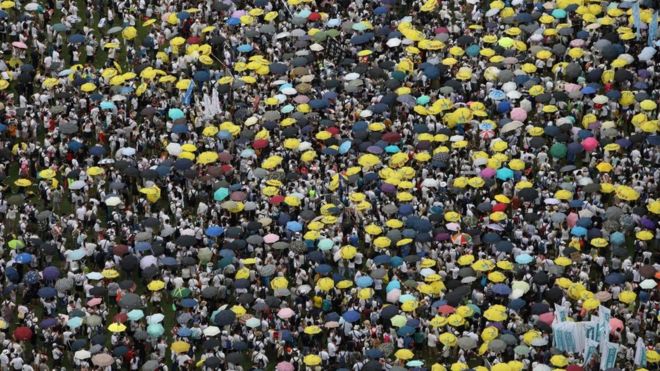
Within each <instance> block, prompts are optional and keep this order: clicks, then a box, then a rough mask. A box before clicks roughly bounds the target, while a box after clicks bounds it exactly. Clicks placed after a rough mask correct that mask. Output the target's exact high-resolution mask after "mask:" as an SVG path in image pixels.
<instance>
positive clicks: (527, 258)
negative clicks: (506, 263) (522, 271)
mask: <svg viewBox="0 0 660 371" xmlns="http://www.w3.org/2000/svg"><path fill="white" fill-rule="evenodd" d="M532 261H534V258H533V257H532V256H531V255H529V254H520V255H518V256H516V263H518V264H529V263H531V262H532Z"/></svg>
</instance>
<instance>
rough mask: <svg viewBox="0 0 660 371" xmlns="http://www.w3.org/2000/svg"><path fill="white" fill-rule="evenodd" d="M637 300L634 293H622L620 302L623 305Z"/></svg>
mask: <svg viewBox="0 0 660 371" xmlns="http://www.w3.org/2000/svg"><path fill="white" fill-rule="evenodd" d="M635 299H637V294H635V293H634V292H632V291H622V292H621V293H619V301H620V302H622V303H626V304H630V303H632V302H634V301H635Z"/></svg>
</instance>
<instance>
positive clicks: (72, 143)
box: [67, 140, 83, 152]
mask: <svg viewBox="0 0 660 371" xmlns="http://www.w3.org/2000/svg"><path fill="white" fill-rule="evenodd" d="M82 146H83V144H82V143H80V142H78V141H76V140H72V141H70V142H69V143H68V144H67V147H69V149H70V150H71V151H73V152H78V150H80V148H82Z"/></svg>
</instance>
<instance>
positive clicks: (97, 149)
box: [89, 145, 105, 156]
mask: <svg viewBox="0 0 660 371" xmlns="http://www.w3.org/2000/svg"><path fill="white" fill-rule="evenodd" d="M89 154H90V155H92V156H103V155H105V148H103V147H101V146H99V145H96V146H94V147H92V148H90V149H89Z"/></svg>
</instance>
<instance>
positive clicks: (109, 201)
mask: <svg viewBox="0 0 660 371" xmlns="http://www.w3.org/2000/svg"><path fill="white" fill-rule="evenodd" d="M120 203H121V198H119V197H118V196H110V197H108V198H106V199H105V204H106V205H108V206H117V205H119V204H120Z"/></svg>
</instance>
